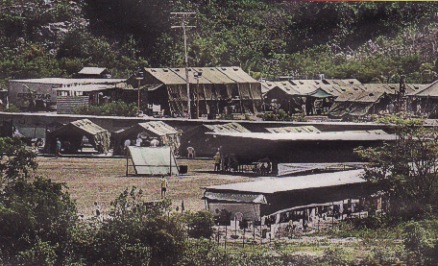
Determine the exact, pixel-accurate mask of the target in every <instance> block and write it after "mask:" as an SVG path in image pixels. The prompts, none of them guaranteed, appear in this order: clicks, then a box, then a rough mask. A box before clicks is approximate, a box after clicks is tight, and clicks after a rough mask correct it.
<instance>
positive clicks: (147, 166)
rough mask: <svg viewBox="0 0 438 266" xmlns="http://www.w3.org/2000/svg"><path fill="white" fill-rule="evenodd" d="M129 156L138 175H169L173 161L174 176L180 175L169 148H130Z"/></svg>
mask: <svg viewBox="0 0 438 266" xmlns="http://www.w3.org/2000/svg"><path fill="white" fill-rule="evenodd" d="M128 151H129V156H130V158H131V160H132V162H133V165H134V168H135V171H136V173H137V174H138V175H168V174H169V173H170V164H171V163H170V162H171V160H172V174H175V175H178V174H179V172H178V166H177V164H176V160H175V157H174V156H173V154H172V155H171V152H170V148H169V147H168V146H163V147H135V146H128Z"/></svg>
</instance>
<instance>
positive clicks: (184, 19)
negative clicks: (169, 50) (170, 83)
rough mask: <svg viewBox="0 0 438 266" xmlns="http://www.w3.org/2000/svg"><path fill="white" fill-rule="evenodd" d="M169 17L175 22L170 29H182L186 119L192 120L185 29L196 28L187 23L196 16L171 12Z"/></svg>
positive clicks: (192, 13) (190, 13)
mask: <svg viewBox="0 0 438 266" xmlns="http://www.w3.org/2000/svg"><path fill="white" fill-rule="evenodd" d="M170 15H171V16H172V18H173V19H175V20H177V22H178V23H179V24H178V23H177V24H176V25H172V26H171V27H170V28H171V29H182V30H183V34H184V59H185V64H186V66H185V72H186V85H187V113H188V118H189V119H191V118H192V112H191V107H190V82H189V69H188V67H189V66H188V65H189V57H188V54H187V28H189V29H190V28H196V26H190V25H188V24H189V21H190V20H191V19H192V18H193V17H194V16H195V15H196V13H195V12H171V13H170Z"/></svg>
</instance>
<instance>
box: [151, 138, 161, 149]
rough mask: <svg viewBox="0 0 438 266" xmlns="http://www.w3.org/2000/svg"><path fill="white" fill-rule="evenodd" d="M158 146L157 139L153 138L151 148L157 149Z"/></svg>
mask: <svg viewBox="0 0 438 266" xmlns="http://www.w3.org/2000/svg"><path fill="white" fill-rule="evenodd" d="M159 145H160V141H159V140H158V139H157V138H155V137H154V138H153V139H152V140H151V147H158V146H159Z"/></svg>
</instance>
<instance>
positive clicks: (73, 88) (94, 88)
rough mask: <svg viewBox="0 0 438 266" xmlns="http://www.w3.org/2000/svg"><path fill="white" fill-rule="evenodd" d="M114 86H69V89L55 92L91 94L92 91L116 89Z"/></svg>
mask: <svg viewBox="0 0 438 266" xmlns="http://www.w3.org/2000/svg"><path fill="white" fill-rule="evenodd" d="M114 88H115V86H114V85H106V84H86V85H79V86H71V87H70V86H68V87H61V88H55V89H53V90H55V91H81V92H91V91H103V90H108V89H114Z"/></svg>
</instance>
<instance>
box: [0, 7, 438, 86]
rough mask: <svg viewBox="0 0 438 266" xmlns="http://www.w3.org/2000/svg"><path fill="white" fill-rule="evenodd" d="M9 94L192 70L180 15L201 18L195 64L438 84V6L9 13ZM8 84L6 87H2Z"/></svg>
mask: <svg viewBox="0 0 438 266" xmlns="http://www.w3.org/2000/svg"><path fill="white" fill-rule="evenodd" d="M0 10H1V12H0V80H1V83H0V86H3V87H4V86H5V85H6V81H7V80H8V79H12V78H38V77H51V76H62V77H69V76H71V75H72V74H73V73H75V72H77V71H78V70H80V69H81V68H82V67H83V66H101V67H107V68H109V69H110V70H111V72H112V73H113V76H115V77H127V76H129V75H130V74H132V73H133V72H134V71H135V70H136V68H137V67H138V66H147V67H181V66H183V65H184V56H183V51H184V47H183V37H182V30H181V29H171V26H172V25H176V24H177V23H178V22H177V21H176V20H172V17H171V15H170V12H174V11H194V12H196V13H197V16H196V19H193V20H191V21H189V24H190V25H193V26H196V28H191V29H190V30H188V43H189V64H190V65H192V66H219V65H224V66H228V65H238V66H241V67H242V68H243V69H244V70H245V71H247V72H250V73H251V75H252V76H254V77H255V78H266V79H273V78H275V77H276V76H279V75H293V76H294V77H296V78H314V77H316V76H317V74H321V73H323V74H325V75H326V77H330V78H357V79H359V80H360V81H362V82H398V78H399V75H400V74H406V75H407V81H408V82H413V83H426V82H431V81H432V80H434V79H435V78H436V77H437V72H438V60H437V53H438V23H437V18H438V15H437V14H438V3H436V2H426V3H418V2H393V3H389V2H386V3H369V2H367V3H365V2H364V3H308V2H290V1H279V0H277V1H275V0H264V1H261V0H236V1H230V0H186V1H183V0H169V1H162V0H124V1H120V0H93V1H91V0H75V1H64V0H58V1H50V0H45V1H43V0H39V1H37V0H31V1H12V0H3V1H1V3H0ZM2 84H3V85H2Z"/></svg>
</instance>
